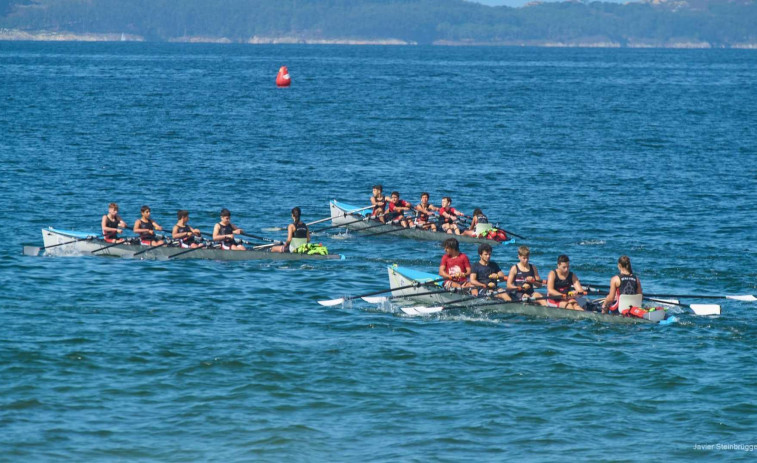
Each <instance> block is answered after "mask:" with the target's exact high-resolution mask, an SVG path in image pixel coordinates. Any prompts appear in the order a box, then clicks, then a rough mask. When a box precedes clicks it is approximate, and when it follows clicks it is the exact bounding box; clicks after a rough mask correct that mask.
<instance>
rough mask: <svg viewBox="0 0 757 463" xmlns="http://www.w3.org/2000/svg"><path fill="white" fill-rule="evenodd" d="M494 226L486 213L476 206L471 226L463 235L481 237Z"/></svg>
mask: <svg viewBox="0 0 757 463" xmlns="http://www.w3.org/2000/svg"><path fill="white" fill-rule="evenodd" d="M492 228H494V227H493V226H492V225H491V224H490V223H489V218H488V217H486V215H484V213H483V211H481V209H479V208H476V209H474V210H473V218H472V219H471V222H470V227H468V229H467V230H465V231H463V235H465V236H473V237H479V236H482V235H485V234H486V233H487V232H488V231H489V230H491V229H492Z"/></svg>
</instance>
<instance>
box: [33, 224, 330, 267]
mask: <svg viewBox="0 0 757 463" xmlns="http://www.w3.org/2000/svg"><path fill="white" fill-rule="evenodd" d="M42 240H43V241H44V243H45V244H44V245H45V248H48V249H45V255H54V256H66V255H96V256H115V257H127V258H128V257H134V256H136V255H137V254H138V256H137V258H142V259H161V260H162V259H169V258H170V259H174V260H178V259H210V260H229V261H237V260H260V259H267V260H339V259H342V260H343V259H344V256H342V255H341V254H330V255H325V256H323V255H320V254H313V255H310V254H298V253H290V252H271V251H270V248H268V249H261V250H254V249H250V250H246V251H226V250H223V249H220V248H200V249H192V250H190V249H186V248H181V247H179V246H178V245H166V246H145V245H142V244H132V243H130V242H124V243H122V244H116V245H114V244H113V243H108V242H107V241H105V240H104V239H102V236H101V235H99V234H97V233H84V232H78V231H69V230H56V229H54V228H52V227H50V228H43V229H42ZM63 243H65V244H63Z"/></svg>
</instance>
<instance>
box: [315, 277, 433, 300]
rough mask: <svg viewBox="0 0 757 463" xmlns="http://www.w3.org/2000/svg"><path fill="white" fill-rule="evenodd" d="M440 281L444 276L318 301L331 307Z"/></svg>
mask: <svg viewBox="0 0 757 463" xmlns="http://www.w3.org/2000/svg"><path fill="white" fill-rule="evenodd" d="M440 281H444V278H437V279H435V280H429V281H424V282H417V281H416V282H415V283H413V284H411V285H406V286H399V287H397V288H387V289H382V290H380V291H372V292H370V293H365V294H360V295H358V296H348V297H340V298H339V299H331V300H328V301H318V303H319V304H321V305H324V306H326V307H331V306H335V305H339V304H342V303H344V302H345V301H351V300H353V299H360V298H361V297H366V296H374V295H376V294H382V293H388V292H389V291H399V290H400V289H407V288H417V287H419V286H423V285H429V284H431V283H438V282H440Z"/></svg>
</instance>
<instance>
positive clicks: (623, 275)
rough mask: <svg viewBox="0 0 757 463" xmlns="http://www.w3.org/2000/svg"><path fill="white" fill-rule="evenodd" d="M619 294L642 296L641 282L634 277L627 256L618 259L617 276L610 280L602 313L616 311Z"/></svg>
mask: <svg viewBox="0 0 757 463" xmlns="http://www.w3.org/2000/svg"><path fill="white" fill-rule="evenodd" d="M621 294H642V292H641V281H639V277H637V276H636V275H634V273H633V269H632V268H631V259H630V258H629V257H628V256H620V257H619V258H618V274H617V275H615V276H614V277H612V279H610V291H609V293H608V294H607V297H606V298H605V300H604V301H603V302H602V313H607V312H608V310H609V311H617V310H618V303H619V302H620V295H621Z"/></svg>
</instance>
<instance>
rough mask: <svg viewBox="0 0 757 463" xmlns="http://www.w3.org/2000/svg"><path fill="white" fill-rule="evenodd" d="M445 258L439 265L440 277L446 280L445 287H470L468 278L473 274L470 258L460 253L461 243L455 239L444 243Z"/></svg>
mask: <svg viewBox="0 0 757 463" xmlns="http://www.w3.org/2000/svg"><path fill="white" fill-rule="evenodd" d="M443 246H444V256H442V263H441V264H440V265H439V276H440V277H442V278H444V279H445V280H444V287H445V288H448V289H451V288H464V287H468V286H470V283H469V282H468V276H469V275H470V272H471V266H470V261H469V260H468V256H466V255H465V254H463V253H462V252H460V243H458V242H457V240H456V239H455V238H449V239H447V240H445V241H444V243H443Z"/></svg>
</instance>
